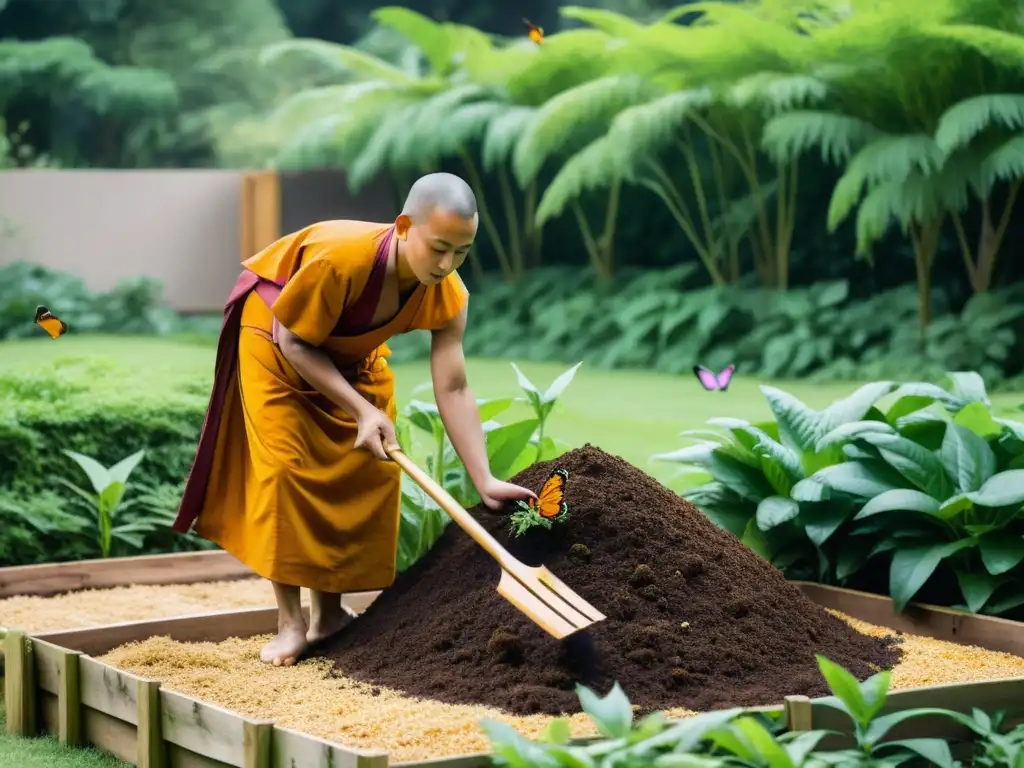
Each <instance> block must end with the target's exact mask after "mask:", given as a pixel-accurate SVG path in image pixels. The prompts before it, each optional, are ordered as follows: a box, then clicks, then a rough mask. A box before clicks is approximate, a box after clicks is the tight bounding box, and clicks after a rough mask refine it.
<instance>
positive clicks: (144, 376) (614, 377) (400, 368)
mask: <svg viewBox="0 0 1024 768" xmlns="http://www.w3.org/2000/svg"><path fill="white" fill-rule="evenodd" d="M214 354H215V349H214V347H213V346H212V345H211V344H210V343H208V342H203V341H201V340H198V339H195V338H185V339H176V338H173V337H169V338H153V337H117V336H72V335H68V336H64V337H61V338H60V339H58V340H56V341H52V340H50V339H42V340H27V341H10V342H4V343H0V374H2V373H3V372H4V371H10V370H26V369H31V368H33V367H36V366H42V365H47V364H52V363H61V364H67V365H76V364H86V363H89V364H90V365H97V364H100V365H101V366H102V365H104V364H109V365H116V366H117V367H119V368H121V369H123V370H124V372H125V380H124V381H122V380H119V379H118V378H116V377H111V378H110V381H109V386H110V387H111V388H117V389H118V390H121V391H123V392H124V395H125V396H133V395H135V396H145V392H146V391H147V390H149V389H157V390H160V391H163V392H168V393H179V392H186V391H189V392H190V393H191V394H194V393H195V392H196V384H195V382H196V380H197V379H200V380H206V381H207V382H208V381H209V379H210V378H211V377H212V371H213V360H214ZM467 365H468V371H469V381H470V385H471V386H472V387H473V390H474V392H475V393H476V395H477V397H482V398H490V397H508V396H511V395H514V394H519V391H518V385H517V383H516V376H515V372H514V371H513V370H512V367H511V366H510V365H509V361H507V360H487V359H472V360H470V361H468V364H467ZM520 368H521V369H522V370H523V372H524V373H525V374H526V375H527V376H528V377H529V378H530V379H531V380H532V381H533V382H534V383H535V384H537V385H538V386H539V387H544V386H547V385H548V384H550V383H551V381H553V380H554V378H555V377H556V376H558V374H560V373H561V372H562V371H563V370H565V368H566V366H564V365H559V364H548V363H523V364H521V365H520ZM395 377H396V382H397V384H396V386H397V396H398V399H399V403H400V404H401V403H406V402H408V401H409V400H410V399H413V398H417V397H418V398H421V399H430V392H429V389H426V391H423V390H418V387H419V386H420V385H422V384H424V383H429V381H430V369H429V365H428V364H427V362H426V361H420V362H413V363H404V364H401V365H396V366H395ZM761 384H771V385H772V386H776V387H779V388H780V389H784V390H786V391H787V392H790V393H792V394H793V395H795V396H796V397H799V398H800V399H801V400H803V401H804V402H805V403H807V405H809V406H810V407H812V408H824V407H825V406H827V405H828V404H829V403H831V402H832V401H834V400H837V399H838V398H841V397H843V396H845V395H847V394H849V393H850V392H852V391H853V390H854V389H855V388H856V386H857V385H856V384H854V383H852V382H841V383H833V384H812V383H809V382H804V381H773V382H767V381H763V380H754V379H745V378H743V377H737V378H735V379H733V382H732V385H731V386H730V388H729V391H728V392H706V391H704V390H703V389H702V388H701V387H700V386H699V384H698V383H697V382H696V380H695V379H694V378H693V377H692V376H690V375H683V376H673V375H670V374H661V373H651V372H647V371H638V370H631V371H603V370H597V369H594V368H589V367H588V366H587V364H586V363H584V364H583V366H582V367H581V368H580V370H579V372H578V373H577V375H576V379H575V380H574V381H573V383H572V385H571V386H570V387H569V389H568V390H567V391H566V393H565V395H564V396H563V397H562V399H561V401H560V402H559V404H558V406H557V407H556V409H555V412H554V413H553V414H552V416H551V420H550V421H549V423H548V427H547V432H548V434H550V435H553V436H555V437H557V438H559V439H561V440H564V441H565V442H567V443H569V444H570V445H572V446H580V445H583V444H584V443H588V442H589V443H592V444H594V445H597V446H599V447H601V448H602V449H604V450H606V451H608V452H609V453H614V454H617V455H619V456H621V457H622V458H624V459H626V460H627V461H628V462H630V463H631V464H633V465H635V466H637V467H640V468H641V469H643V470H644V471H646V472H648V473H650V474H651V475H653V476H655V477H657V478H658V479H659V480H661V481H662V482H668V481H669V480H670V479H671V478H672V477H673V476H674V475H675V474H676V469H675V467H673V466H672V465H670V464H664V463H656V462H651V461H650V456H651V455H652V454H655V453H660V452H664V451H670V450H673V449H674V448H677V447H679V446H680V445H681V442H680V440H679V437H678V435H679V432H680V431H681V430H683V429H694V428H697V427H700V426H702V425H703V424H704V422H705V421H707V419H710V418H713V417H715V416H731V417H733V418H739V419H748V420H751V421H757V420H761V419H765V418H768V417H770V415H771V414H770V412H769V410H768V406H767V404H766V402H765V399H764V397H763V395H762V394H761V392H760V390H759V389H758V387H759V385H761ZM414 390H417V391H415V392H414ZM203 392H204V394H203V395H202V397H203V399H205V396H206V395H205V392H206V390H203ZM1019 402H1020V395H1017V394H1013V393H1009V394H997V395H993V403H994V405H995V407H996V410H997V411H999V412H1004V413H1008V412H1009V411H1011V410H1013V409H1015V408H1016V406H1017V404H1018V403H1019ZM528 415H529V411H528V409H527V408H526V406H525V405H518V404H517V405H516V406H513V408H512V409H511V410H510V411H508V412H506V414H503V417H504V418H505V419H509V420H511V419H514V418H523V417H526V416H528ZM691 478H693V479H697V478H695V477H693V476H691Z"/></svg>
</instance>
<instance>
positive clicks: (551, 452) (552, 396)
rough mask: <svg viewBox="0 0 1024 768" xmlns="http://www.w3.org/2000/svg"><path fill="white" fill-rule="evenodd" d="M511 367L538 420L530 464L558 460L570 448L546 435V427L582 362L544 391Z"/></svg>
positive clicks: (557, 378)
mask: <svg viewBox="0 0 1024 768" xmlns="http://www.w3.org/2000/svg"><path fill="white" fill-rule="evenodd" d="M511 365H512V369H513V370H514V371H515V372H516V379H517V380H518V382H519V388H520V389H522V390H523V393H524V394H525V395H526V402H527V403H528V404H529V406H530V408H531V409H533V415H534V418H536V420H537V431H536V432H535V433H534V434H533V436H532V437H531V438H530V444H531V445H532V446H533V447H534V449H535V450H534V453H533V456H532V459H531V461H530V463H531V464H532V463H535V462H538V461H548V460H549V459H556V458H558V457H559V456H561V455H562V454H563V453H565V451H567V450H568V449H569V446H567V445H566V444H565V443H561V442H560V441H556V440H555V439H554V438H553V437H551V436H550V435H548V434H545V427H546V426H547V422H548V418H550V416H551V413H552V411H554V409H555V406H556V405H557V404H558V398H560V397H561V396H562V393H563V392H565V390H566V389H567V388H568V386H569V385H570V384H572V380H573V379H574V378H575V377H576V371H578V370H579V369H580V366H581V365H583V363H582V361H581V362H579V363H576V365H574V366H573V367H572V368H570V369H569V370H567V371H564V372H563V373H560V374H559V375H558V376H556V377H555V380H554V381H553V382H551V385H550V386H549V387H548V388H547V389H545V390H543V391H542V390H540V389H539V388H538V387H537V386H536V385H535V384H534V383H533V382H532V381H530V380H529V379H528V378H527V377H526V374H524V373H523V372H522V371H521V370H519V366H517V365H516V364H515V363H512V364H511Z"/></svg>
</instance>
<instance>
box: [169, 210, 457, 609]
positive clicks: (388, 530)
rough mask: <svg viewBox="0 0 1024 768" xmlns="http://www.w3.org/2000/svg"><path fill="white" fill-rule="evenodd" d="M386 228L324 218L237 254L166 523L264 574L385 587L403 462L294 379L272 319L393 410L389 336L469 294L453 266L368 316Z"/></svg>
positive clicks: (319, 584) (439, 315)
mask: <svg viewBox="0 0 1024 768" xmlns="http://www.w3.org/2000/svg"><path fill="white" fill-rule="evenodd" d="M393 233H394V230H393V228H392V227H390V226H388V225H385V224H370V223H365V222H355V221H328V222H322V223H319V224H314V225H312V226H311V227H307V228H306V229H303V230H301V231H299V232H296V233H294V234H291V235H288V236H286V237H284V238H282V239H280V240H278V241H277V242H276V243H274V244H273V245H270V246H269V247H267V248H266V249H264V250H263V251H261V252H260V253H258V254H256V255H255V256H253V257H252V258H250V259H248V260H246V261H245V262H243V266H244V267H245V268H246V271H245V272H243V273H242V276H241V277H240V278H239V282H238V284H237V285H236V288H235V290H234V291H233V292H232V295H231V297H230V298H229V300H228V304H227V306H226V307H225V322H224V328H223V330H222V331H221V339H220V342H219V344H218V353H217V356H218V361H217V372H216V374H215V381H214V392H213V396H212V397H211V401H210V407H209V408H208V410H207V416H206V423H205V424H204V427H203V433H202V435H201V436H200V441H199V448H198V450H197V454H196V460H195V462H194V463H193V467H192V471H191V472H190V474H189V480H188V483H187V484H186V491H185V495H184V497H183V499H182V505H181V508H180V509H179V512H178V519H177V521H176V523H175V526H174V527H175V529H176V530H179V531H187V530H188V529H189V527H190V526H191V525H192V524H193V522H194V523H195V531H196V532H197V533H198V534H199V535H201V536H203V537H204V538H206V539H208V540H210V541H212V542H214V543H216V544H218V545H220V546H221V547H223V548H224V549H226V550H227V551H228V552H230V553H231V554H232V555H234V556H235V557H237V558H238V559H239V560H241V561H242V562H243V563H245V564H246V565H247V566H249V567H250V568H252V570H253V571H255V572H256V573H257V574H259V575H260V576H263V577H265V578H267V579H270V580H272V581H276V582H279V583H282V584H292V585H296V586H301V587H308V588H310V589H317V590H323V591H326V592H355V591H362V590H375V589H383V588H384V587H387V586H390V585H391V583H392V582H393V581H394V578H395V555H396V548H397V545H398V521H399V504H400V500H401V492H400V482H399V481H400V477H399V473H400V470H399V468H398V466H397V465H395V464H393V463H391V462H384V461H380V460H379V459H377V458H376V457H374V456H373V455H372V454H371V453H370V452H369V451H366V450H362V449H360V450H356V449H354V448H353V443H354V441H355V437H356V422H355V420H354V419H353V418H352V417H351V416H350V415H349V414H348V413H346V412H345V411H344V410H343V409H341V408H339V407H338V406H336V405H335V404H333V403H332V402H330V401H329V400H328V399H327V398H326V397H324V396H323V395H321V394H320V393H319V392H317V391H316V390H315V389H313V388H312V387H311V386H310V385H309V384H308V383H306V382H305V381H303V379H302V377H301V376H299V374H298V372H297V371H296V370H295V369H294V368H293V367H292V365H291V364H290V363H289V362H288V361H287V360H286V359H285V357H284V355H283V354H282V353H281V350H280V349H279V348H278V346H277V344H276V343H275V339H276V332H275V322H276V323H280V324H281V325H283V326H284V327H285V328H287V329H288V330H290V331H291V332H292V333H294V334H295V335H296V336H298V337H299V338H301V339H303V340H304V341H306V342H308V343H310V344H313V345H315V346H317V347H319V348H320V349H321V350H323V351H325V352H326V353H327V354H328V355H329V356H330V358H331V360H332V361H333V362H334V363H335V365H337V367H338V369H339V370H340V371H341V372H342V374H343V375H344V376H345V377H346V379H347V380H348V381H349V382H350V383H351V384H352V385H353V386H354V387H355V388H356V389H357V390H358V391H359V392H360V393H361V394H362V395H363V397H365V398H366V399H367V400H369V401H370V402H371V403H373V404H374V405H375V406H376V407H377V408H379V409H380V410H382V411H384V412H385V413H387V414H388V416H390V417H391V418H392V420H393V419H394V418H395V415H396V408H395V393H394V379H393V376H392V372H391V368H390V366H389V365H388V362H387V357H388V355H389V354H390V351H389V350H388V347H387V345H386V344H385V342H386V341H387V339H389V338H390V337H392V336H394V335H395V334H398V333H405V332H407V331H411V330H419V329H422V330H437V329H439V328H441V327H442V326H444V325H445V324H446V323H447V322H448V321H450V320H451V319H453V318H454V317H455V316H456V315H458V314H459V312H460V311H461V310H462V308H463V307H464V306H465V304H466V301H467V298H468V293H467V291H466V288H465V286H464V285H463V283H462V281H461V279H460V278H459V277H458V275H457V274H452V275H450V276H449V277H448V278H447V279H445V280H444V281H443V282H442V283H441V284H439V285H435V286H425V285H420V286H418V287H417V288H416V289H415V291H414V292H413V293H412V295H411V296H410V297H409V298H408V299H407V300H406V301H405V303H404V304H403V305H402V307H401V308H400V309H399V311H398V314H397V315H396V316H395V317H394V318H393V319H391V320H390V321H388V322H386V323H385V324H383V325H381V326H380V327H377V328H371V327H369V324H370V322H371V319H372V316H373V313H374V310H375V309H376V306H377V300H378V299H379V296H380V291H381V283H382V281H383V277H384V269H385V268H386V262H387V258H388V254H389V249H390V244H391V239H392V237H393Z"/></svg>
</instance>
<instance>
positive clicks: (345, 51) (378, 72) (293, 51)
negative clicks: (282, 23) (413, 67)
mask: <svg viewBox="0 0 1024 768" xmlns="http://www.w3.org/2000/svg"><path fill="white" fill-rule="evenodd" d="M285 56H308V57H309V58H311V59H313V60H315V61H316V62H317V63H318V64H320V65H322V66H324V67H326V68H328V69H331V70H333V71H334V72H336V73H338V74H342V75H352V76H356V77H360V78H362V79H365V80H386V81H388V82H392V83H408V82H410V81H411V80H413V79H414V78H413V77H412V76H411V75H409V73H407V72H405V71H403V70H401V69H399V68H398V67H396V66H394V65H393V64H389V63H388V62H386V61H384V60H383V59H378V58H377V57H376V56H371V55H370V54H368V53H364V52H363V51H360V50H358V49H356V48H353V47H351V46H349V45H341V44H339V43H328V42H326V41H324V40H315V39H304V38H298V39H295V40H283V41H281V42H279V43H273V44H271V45H268V46H265V47H264V48H262V49H261V50H260V56H259V59H260V62H261V63H262V64H263V65H264V66H270V65H272V64H273V63H274V62H275V61H277V60H278V59H280V58H282V57H285Z"/></svg>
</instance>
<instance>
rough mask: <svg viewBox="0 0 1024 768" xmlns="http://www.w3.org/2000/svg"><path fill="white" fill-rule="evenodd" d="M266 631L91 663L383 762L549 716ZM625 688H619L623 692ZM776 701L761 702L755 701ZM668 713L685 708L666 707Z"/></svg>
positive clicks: (910, 657)
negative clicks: (361, 677)
mask: <svg viewBox="0 0 1024 768" xmlns="http://www.w3.org/2000/svg"><path fill="white" fill-rule="evenodd" d="M830 612H831V613H832V614H833V615H835V616H837V617H838V618H840V619H842V620H843V621H846V622H847V623H848V624H850V625H851V626H852V627H853V628H854V629H855V630H857V631H859V632H862V633H864V634H867V635H872V636H875V637H884V636H886V635H891V634H892V630H891V629H887V628H884V627H877V626H873V625H871V624H867V623H865V622H862V621H858V620H855V619H851V618H849V617H846V616H843V615H842V614H839V613H837V612H835V611H830ZM268 639H269V638H268V637H266V636H264V637H254V638H248V639H245V640H238V639H232V640H228V641H226V642H223V643H219V644H216V643H176V642H173V641H171V640H169V639H167V638H152V639H150V640H147V641H144V642H142V643H133V644H130V645H126V646H122V647H121V648H117V649H115V650H113V651H111V652H110V653H109V654H107V655H106V656H104V657H102V659H101V661H104V662H106V663H107V664H110V665H112V666H114V667H118V668H120V669H123V670H125V671H127V672H131V673H133V674H136V675H140V676H142V677H146V678H150V679H156V680H161V681H162V682H163V683H164V687H165V688H168V689H169V690H174V691H178V692H180V693H182V694H185V695H187V696H192V697H194V698H197V699H200V700H201V701H206V702H209V703H212V704H216V705H219V706H222V707H226V708H228V709H231V710H233V711H235V712H239V713H240V714H243V715H246V716H248V717H252V718H258V719H269V720H274V721H275V722H276V723H277V724H278V725H280V726H282V727H285V728H292V729H295V730H298V731H304V732H306V733H309V734H312V735H314V736H317V737H319V738H321V739H325V740H327V741H331V742H335V743H340V744H343V745H345V746H348V747H353V748H361V749H383V750H385V751H387V752H388V753H389V755H390V759H391V761H392V762H409V761H420V760H427V759H431V758H440V757H449V756H453V755H462V754H470V753H474V752H484V751H488V742H487V739H486V737H485V736H484V734H483V732H482V731H481V730H480V728H479V727H478V723H479V721H480V719H481V718H484V717H487V718H492V719H496V720H500V721H503V722H505V723H508V724H509V725H512V726H513V727H515V728H516V729H518V730H519V731H521V732H522V733H524V734H526V735H527V736H530V737H533V738H536V737H539V736H540V735H541V733H542V732H543V730H544V728H545V727H546V726H547V724H548V723H549V722H551V720H552V719H553V718H552V717H550V716H547V715H530V716H522V717H516V716H512V715H508V714H505V713H502V712H499V711H497V710H493V709H488V708H485V707H482V706H474V705H455V704H442V703H440V702H436V701H430V700H424V699H413V698H409V697H405V696H403V695H401V694H399V693H397V692H395V691H392V690H389V689H386V688H381V687H378V686H374V685H371V684H367V683H361V682H357V681H354V680H350V679H347V678H336V677H332V676H331V675H330V670H331V667H332V664H331V662H329V661H327V660H325V659H310V660H308V661H304V662H302V663H301V664H299V665H298V666H296V667H292V668H290V669H284V668H275V667H268V666H267V665H265V664H261V663H260V661H259V650H260V647H261V646H262V645H263V644H264V643H265V642H266V641H267V640H268ZM900 646H901V648H902V649H903V652H904V653H903V657H902V659H901V661H900V663H899V664H898V665H897V666H896V667H895V669H894V670H893V673H892V682H893V688H894V689H901V688H914V687H917V686H925V685H943V684H954V683H967V682H974V681H978V680H990V679H1002V678H1010V677H1022V676H1024V658H1021V657H1018V656H1014V655H1011V654H1007V653H999V652H995V651H988V650H985V649H982V648H976V647H971V646H963V645H957V644H955V643H950V642H945V641H942V640H934V639H931V638H925V637H917V636H912V635H904V636H902V638H901V643H900ZM628 693H629V691H627V694H628ZM779 703H781V702H777V701H766V702H764V705H774V704H779ZM666 714H667V715H669V716H670V717H685V716H686V715H687V714H690V713H688V712H687V711H686V710H681V709H674V710H673V709H670V710H667V711H666ZM569 722H570V724H571V727H572V732H573V734H574V735H575V736H588V735H592V734H593V733H594V731H593V729H592V728H591V727H590V723H589V721H588V719H587V717H586V716H585V715H583V714H575V715H573V716H572V717H571V718H569Z"/></svg>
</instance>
